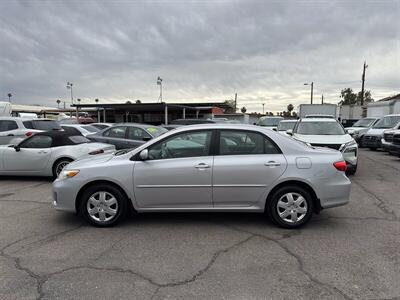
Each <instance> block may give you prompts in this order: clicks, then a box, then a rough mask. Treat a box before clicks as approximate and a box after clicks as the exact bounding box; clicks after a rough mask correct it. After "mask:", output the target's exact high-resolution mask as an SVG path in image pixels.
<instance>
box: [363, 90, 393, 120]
mask: <svg viewBox="0 0 400 300" xmlns="http://www.w3.org/2000/svg"><path fill="white" fill-rule="evenodd" d="M382 100H383V101H377V102H372V103H368V106H367V117H371V118H381V117H383V116H386V115H393V114H400V94H399V95H397V96H394V97H390V98H388V100H384V99H382Z"/></svg>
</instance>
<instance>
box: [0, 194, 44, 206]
mask: <svg viewBox="0 0 400 300" xmlns="http://www.w3.org/2000/svg"><path fill="white" fill-rule="evenodd" d="M12 195H14V194H2V195H1V194H0V198H5V197H8V196H12ZM0 202H22V203H35V204H46V205H49V204H51V202H43V201H35V200H13V199H12V200H6V199H0Z"/></svg>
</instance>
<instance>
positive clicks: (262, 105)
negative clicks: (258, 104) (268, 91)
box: [262, 103, 265, 114]
mask: <svg viewBox="0 0 400 300" xmlns="http://www.w3.org/2000/svg"><path fill="white" fill-rule="evenodd" d="M264 105H265V103H263V104H262V106H263V114H264Z"/></svg>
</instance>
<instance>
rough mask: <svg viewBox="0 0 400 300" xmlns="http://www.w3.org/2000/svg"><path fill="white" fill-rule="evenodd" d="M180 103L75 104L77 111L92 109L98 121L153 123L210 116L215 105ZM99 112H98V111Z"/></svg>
mask: <svg viewBox="0 0 400 300" xmlns="http://www.w3.org/2000/svg"><path fill="white" fill-rule="evenodd" d="M207 104H209V103H204V104H200V105H199V103H193V104H187V103H185V104H179V103H165V102H162V103H130V102H127V103H93V104H85V103H82V104H81V103H79V104H73V105H72V106H73V107H75V108H76V111H77V112H79V111H90V112H89V113H93V114H96V115H93V117H97V120H98V122H117V123H118V122H136V123H148V124H153V125H160V124H168V123H169V122H171V121H172V120H175V119H186V118H209V117H212V115H213V109H214V107H213V106H212V105H211V106H209V105H207ZM96 112H97V113H96Z"/></svg>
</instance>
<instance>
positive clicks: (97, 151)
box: [89, 149, 104, 155]
mask: <svg viewBox="0 0 400 300" xmlns="http://www.w3.org/2000/svg"><path fill="white" fill-rule="evenodd" d="M102 153H104V150H103V149H100V150H95V151H92V152H89V155H96V154H102Z"/></svg>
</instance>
